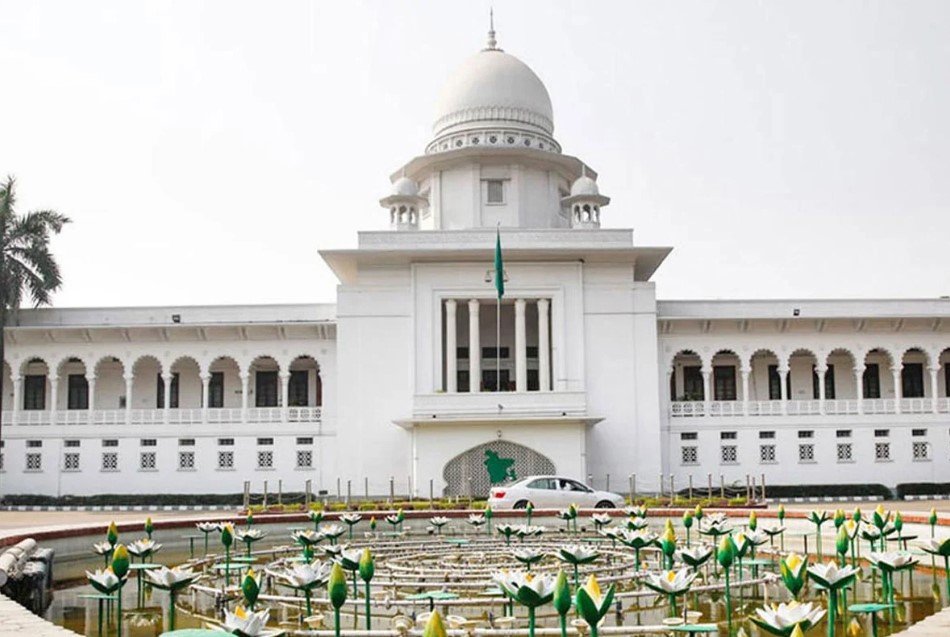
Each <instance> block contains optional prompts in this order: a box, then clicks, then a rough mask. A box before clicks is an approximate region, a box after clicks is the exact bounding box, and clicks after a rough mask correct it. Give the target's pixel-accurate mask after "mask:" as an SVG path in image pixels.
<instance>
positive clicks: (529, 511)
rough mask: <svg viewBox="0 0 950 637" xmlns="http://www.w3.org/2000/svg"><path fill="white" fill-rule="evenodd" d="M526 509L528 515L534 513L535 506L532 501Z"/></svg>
mask: <svg viewBox="0 0 950 637" xmlns="http://www.w3.org/2000/svg"><path fill="white" fill-rule="evenodd" d="M524 509H525V511H527V512H528V513H531V512H533V511H534V505H533V504H532V503H531V502H530V501H528V506H526V507H525V508H524Z"/></svg>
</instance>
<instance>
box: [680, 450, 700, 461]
mask: <svg viewBox="0 0 950 637" xmlns="http://www.w3.org/2000/svg"><path fill="white" fill-rule="evenodd" d="M680 458H681V462H680V464H699V448H698V447H682V448H681V449H680Z"/></svg>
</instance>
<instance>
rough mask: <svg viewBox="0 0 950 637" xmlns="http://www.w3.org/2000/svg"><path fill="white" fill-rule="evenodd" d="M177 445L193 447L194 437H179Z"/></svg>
mask: <svg viewBox="0 0 950 637" xmlns="http://www.w3.org/2000/svg"><path fill="white" fill-rule="evenodd" d="M178 446H179V447H194V446H195V439H194V438H179V439H178Z"/></svg>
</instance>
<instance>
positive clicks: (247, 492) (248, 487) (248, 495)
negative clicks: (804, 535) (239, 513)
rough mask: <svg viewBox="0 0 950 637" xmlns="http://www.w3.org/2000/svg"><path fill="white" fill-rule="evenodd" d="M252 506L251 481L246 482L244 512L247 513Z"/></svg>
mask: <svg viewBox="0 0 950 637" xmlns="http://www.w3.org/2000/svg"><path fill="white" fill-rule="evenodd" d="M250 506H251V481H250V480H245V481H244V510H245V511H247V510H248V509H249V508H250Z"/></svg>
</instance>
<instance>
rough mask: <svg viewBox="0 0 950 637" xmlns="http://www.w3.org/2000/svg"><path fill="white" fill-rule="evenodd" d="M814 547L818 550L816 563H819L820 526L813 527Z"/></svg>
mask: <svg viewBox="0 0 950 637" xmlns="http://www.w3.org/2000/svg"><path fill="white" fill-rule="evenodd" d="M815 529H816V530H815V547H816V548H817V549H818V561H819V562H821V525H820V524H816V525H815Z"/></svg>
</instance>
